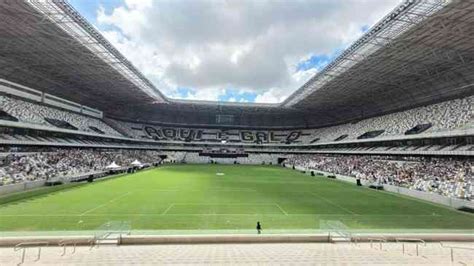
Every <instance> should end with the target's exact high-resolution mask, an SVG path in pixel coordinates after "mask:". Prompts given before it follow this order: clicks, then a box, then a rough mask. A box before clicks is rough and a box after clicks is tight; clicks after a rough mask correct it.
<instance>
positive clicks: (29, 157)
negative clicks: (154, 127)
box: [0, 149, 160, 185]
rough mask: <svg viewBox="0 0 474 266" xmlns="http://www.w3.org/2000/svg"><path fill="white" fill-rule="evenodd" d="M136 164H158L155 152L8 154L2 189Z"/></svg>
mask: <svg viewBox="0 0 474 266" xmlns="http://www.w3.org/2000/svg"><path fill="white" fill-rule="evenodd" d="M134 160H138V161H140V162H142V163H144V164H151V163H157V162H159V161H160V157H159V156H158V153H157V152H154V151H133V150H108V151H107V150H106V151H101V150H84V149H55V150H52V151H46V152H29V153H28V152H27V153H9V154H4V155H3V156H2V160H1V162H2V164H1V165H0V185H8V184H14V183H21V182H26V181H35V180H48V179H52V178H57V177H61V178H67V177H74V176H77V175H84V174H89V173H96V172H100V171H105V169H106V167H107V166H108V165H110V164H111V163H112V162H115V163H116V164H118V165H120V166H129V165H130V163H132V162H133V161H134Z"/></svg>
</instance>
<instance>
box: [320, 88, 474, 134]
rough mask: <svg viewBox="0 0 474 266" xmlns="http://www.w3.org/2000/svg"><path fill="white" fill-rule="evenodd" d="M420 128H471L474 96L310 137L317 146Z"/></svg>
mask: <svg viewBox="0 0 474 266" xmlns="http://www.w3.org/2000/svg"><path fill="white" fill-rule="evenodd" d="M421 124H431V125H432V126H431V128H429V129H428V131H427V132H436V131H445V130H453V129H463V128H471V127H474V96H470V97H466V98H462V99H455V100H451V101H446V102H442V103H437V104H432V105H427V106H423V107H418V108H414V109H410V110H407V111H402V112H397V113H392V114H388V115H383V116H378V117H373V118H368V119H364V120H361V121H358V122H353V123H348V124H343V125H339V126H333V127H325V128H321V129H316V130H315V132H314V133H313V135H314V137H318V138H320V141H321V142H322V141H324V142H330V141H334V140H335V139H336V138H338V137H339V136H342V135H348V136H347V137H346V138H345V140H349V139H356V138H357V137H359V136H360V135H362V134H364V133H366V132H369V131H375V130H384V132H383V133H382V134H381V135H380V136H396V135H403V134H405V132H406V131H407V130H409V129H412V128H413V127H415V126H417V125H421Z"/></svg>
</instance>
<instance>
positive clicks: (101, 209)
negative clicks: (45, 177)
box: [0, 165, 474, 232]
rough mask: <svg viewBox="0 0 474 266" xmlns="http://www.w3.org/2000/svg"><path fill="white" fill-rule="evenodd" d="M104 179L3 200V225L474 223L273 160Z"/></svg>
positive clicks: (405, 226) (390, 226) (389, 226)
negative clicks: (115, 222)
mask: <svg viewBox="0 0 474 266" xmlns="http://www.w3.org/2000/svg"><path fill="white" fill-rule="evenodd" d="M218 168H219V171H224V172H225V173H226V175H225V177H224V178H223V177H217V176H216V172H217V171H218ZM104 181H105V182H93V183H89V184H86V185H83V186H81V187H78V188H74V189H71V190H64V191H61V192H60V193H50V194H47V195H42V196H38V197H31V198H28V200H24V201H18V202H15V204H3V205H0V232H8V231H17V232H26V231H30V232H32V231H48V232H49V231H67V230H78V225H77V223H78V220H83V223H81V226H80V230H94V229H95V228H98V227H99V226H101V225H103V224H104V223H107V222H110V221H112V220H120V221H130V222H131V225H132V229H133V230H220V229H232V230H238V229H245V228H249V226H250V227H251V228H253V225H254V223H255V221H257V220H258V221H260V222H262V223H263V225H264V227H265V228H266V229H292V230H299V229H305V228H306V229H307V228H315V229H317V228H318V226H319V221H320V220H340V221H341V222H342V223H344V224H345V225H347V227H348V228H351V229H362V230H394V229H395V230H401V231H403V230H409V229H410V230H427V229H429V230H432V229H437V230H453V229H464V230H466V229H469V230H471V231H472V230H473V229H474V219H473V216H472V215H468V214H464V213H460V212H457V211H453V210H450V209H448V208H445V207H442V206H435V205H430V204H429V203H427V202H423V201H417V200H413V199H411V198H404V197H400V196H398V195H392V194H387V193H380V192H379V191H372V190H369V189H365V188H358V187H356V186H355V185H353V184H348V183H343V182H342V181H340V182H337V183H336V182H335V181H333V180H326V179H325V178H320V179H318V181H317V182H315V180H314V178H312V177H310V176H307V175H304V174H302V173H300V172H298V171H292V170H290V169H284V168H281V167H275V166H273V167H271V166H258V165H253V166H247V165H218V166H216V165H173V166H166V167H159V168H155V169H152V170H149V171H140V172H137V173H133V174H129V175H126V176H123V177H122V178H115V179H109V180H107V181H106V180H104ZM255 181H257V182H255ZM259 181H260V182H259ZM308 184H311V185H308ZM189 191H193V192H189ZM194 191H196V192H197V193H195V192H194ZM128 192H132V195H128V196H126V197H124V198H122V199H121V200H113V198H114V197H117V196H121V195H123V194H124V193H128ZM356 192H357V193H356ZM311 193H314V194H316V195H314V194H311ZM317 196H321V197H324V199H318V198H316V197H317ZM109 200H112V202H108V203H107V204H106V202H107V201H109ZM275 203H277V204H278V205H280V206H278V205H276V204H275ZM100 204H102V205H103V206H100ZM104 204H105V205H104ZM170 204H174V205H173V206H171V205H170ZM338 204H340V205H338ZM346 204H347V205H346ZM98 205H99V206H98ZM226 205H227V206H226ZM170 206H171V208H170ZM279 207H280V208H282V209H283V211H284V212H286V213H287V214H288V215H285V214H284V212H283V211H282V210H280V209H279ZM341 207H342V208H344V207H346V208H344V209H346V210H343V209H342V208H341ZM94 208H95V210H91V209H94ZM167 208H169V210H168V211H166V209H167ZM349 210H350V211H351V212H352V213H351V212H349ZM84 212H86V213H85V214H84V215H83V216H79V215H80V214H81V213H84ZM165 212H166V213H165ZM163 213H165V214H163ZM353 213H357V214H353Z"/></svg>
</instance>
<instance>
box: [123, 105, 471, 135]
mask: <svg viewBox="0 0 474 266" xmlns="http://www.w3.org/2000/svg"><path fill="white" fill-rule="evenodd" d="M114 121H115V120H114ZM115 124H116V125H117V126H119V127H120V128H121V129H122V130H123V131H124V132H126V133H127V134H128V135H129V136H131V137H133V138H137V139H142V138H146V139H155V140H166V141H195V142H214V143H219V142H220V141H221V140H226V141H227V142H229V143H274V144H278V143H280V144H281V143H287V144H305V143H308V144H309V143H322V142H334V141H348V140H355V139H363V138H370V139H376V138H380V137H382V136H403V135H405V134H419V133H428V132H439V131H447V130H453V129H467V128H474V96H470V97H467V98H463V99H456V100H452V101H447V102H442V103H438V104H433V105H428V106H424V107H419V108H415V109H411V110H408V111H403V112H398V113H393V114H388V115H383V116H379V117H374V118H369V119H364V120H361V121H358V122H355V123H348V124H343V125H339V126H332V127H325V128H319V129H313V130H309V129H305V130H297V129H295V130H235V129H230V130H221V129H209V128H207V129H206V128H178V127H167V126H159V125H151V124H140V123H130V122H122V121H115ZM428 125H429V126H428Z"/></svg>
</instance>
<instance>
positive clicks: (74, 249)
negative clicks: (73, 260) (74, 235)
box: [58, 239, 77, 257]
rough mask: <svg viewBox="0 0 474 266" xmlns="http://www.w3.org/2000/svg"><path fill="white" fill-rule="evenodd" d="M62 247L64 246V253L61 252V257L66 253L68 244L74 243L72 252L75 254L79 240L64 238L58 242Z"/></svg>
mask: <svg viewBox="0 0 474 266" xmlns="http://www.w3.org/2000/svg"><path fill="white" fill-rule="evenodd" d="M58 245H59V246H60V247H63V253H62V254H61V257H62V256H64V255H66V248H67V246H68V245H72V246H73V249H72V252H71V254H74V253H76V245H77V241H76V240H68V239H63V240H61V241H59V244H58Z"/></svg>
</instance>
